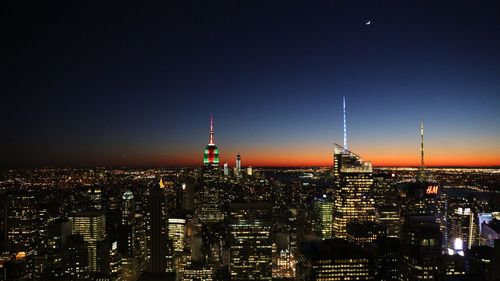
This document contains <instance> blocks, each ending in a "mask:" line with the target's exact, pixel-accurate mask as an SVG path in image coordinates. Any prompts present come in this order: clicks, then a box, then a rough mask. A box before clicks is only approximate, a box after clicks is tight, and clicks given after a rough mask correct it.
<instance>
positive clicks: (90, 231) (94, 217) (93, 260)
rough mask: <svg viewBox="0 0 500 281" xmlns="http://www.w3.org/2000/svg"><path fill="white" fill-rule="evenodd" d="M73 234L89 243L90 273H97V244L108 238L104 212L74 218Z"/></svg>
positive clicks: (88, 213) (81, 213) (84, 214)
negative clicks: (78, 235)
mask: <svg viewBox="0 0 500 281" xmlns="http://www.w3.org/2000/svg"><path fill="white" fill-rule="evenodd" d="M72 228H73V233H75V234H80V235H82V236H83V240H84V241H85V242H86V243H87V248H88V258H89V262H88V265H89V271H90V272H97V270H98V268H97V244H98V242H100V241H102V240H104V238H105V236H106V218H105V216H104V212H102V211H86V212H80V213H78V214H76V215H75V216H74V217H73V224H72Z"/></svg>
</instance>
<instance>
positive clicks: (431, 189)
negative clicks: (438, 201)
mask: <svg viewBox="0 0 500 281" xmlns="http://www.w3.org/2000/svg"><path fill="white" fill-rule="evenodd" d="M437 193H438V186H437V185H429V186H428V187H427V190H426V191H425V194H437Z"/></svg>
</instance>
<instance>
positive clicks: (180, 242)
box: [168, 218, 186, 253]
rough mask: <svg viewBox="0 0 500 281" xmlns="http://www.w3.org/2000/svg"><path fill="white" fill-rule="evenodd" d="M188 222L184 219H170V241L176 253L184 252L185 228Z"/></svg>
mask: <svg viewBox="0 0 500 281" xmlns="http://www.w3.org/2000/svg"><path fill="white" fill-rule="evenodd" d="M185 225H186V220H185V219H182V218H169V219H168V239H170V240H171V241H172V244H173V247H174V251H175V252H178V253H182V252H183V251H184V226H185Z"/></svg>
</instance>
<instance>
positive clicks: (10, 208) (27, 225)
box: [4, 192, 38, 277]
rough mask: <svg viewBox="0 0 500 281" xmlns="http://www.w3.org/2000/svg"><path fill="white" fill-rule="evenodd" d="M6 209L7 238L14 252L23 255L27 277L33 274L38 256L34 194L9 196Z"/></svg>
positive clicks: (13, 194) (21, 193)
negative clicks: (35, 257) (35, 258)
mask: <svg viewBox="0 0 500 281" xmlns="http://www.w3.org/2000/svg"><path fill="white" fill-rule="evenodd" d="M4 208H5V219H6V223H5V226H6V236H7V240H9V241H11V242H12V251H13V252H14V253H18V254H19V253H22V256H23V261H24V263H25V264H26V274H27V275H26V276H28V277H31V274H33V267H32V265H33V264H32V258H33V256H34V255H35V254H36V247H35V241H36V239H37V234H38V228H37V217H36V208H35V194H34V192H14V193H9V194H8V195H7V202H6V204H5V206H4Z"/></svg>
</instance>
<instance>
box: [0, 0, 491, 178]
mask: <svg viewBox="0 0 500 281" xmlns="http://www.w3.org/2000/svg"><path fill="white" fill-rule="evenodd" d="M104 2H106V3H104ZM153 2H156V1H153ZM0 21H1V25H0V32H1V33H0V34H2V44H0V61H1V62H0V92H1V105H2V106H1V113H0V114H1V115H0V116H1V117H2V122H1V123H0V129H1V132H2V134H1V138H0V147H1V148H0V150H1V155H2V156H1V157H0V166H1V167H4V168H10V167H37V166H110V165H111V166H181V165H201V164H202V163H203V150H204V147H205V145H206V144H207V142H208V136H209V116H210V114H211V113H212V114H213V118H214V129H215V143H216V144H217V146H218V147H219V153H220V158H221V162H229V164H230V166H234V158H235V156H236V154H237V153H238V152H239V153H240V154H241V157H242V165H243V166H247V165H253V166H309V165H317V166H328V165H331V164H332V161H333V160H332V159H333V155H332V153H333V143H339V144H341V143H342V142H343V129H342V128H343V125H342V97H343V96H345V97H346V103H347V127H348V128H347V130H348V143H349V148H350V149H351V150H352V151H353V152H355V153H356V154H358V155H360V156H361V157H363V159H365V160H369V161H371V162H372V163H373V164H374V165H378V166H383V165H398V166H401V165H418V163H419V161H420V159H419V155H420V154H419V145H420V144H419V142H420V135H419V134H420V131H419V126H420V120H421V119H422V120H423V121H424V124H425V155H426V165H429V166H462V165H463V166H491V165H500V2H499V1H494V0H491V1H489V0H486V1H158V3H145V2H144V1H134V2H132V1H130V2H129V1H110V2H108V1H33V2H32V3H30V4H27V3H26V2H22V1H21V2H20V1H4V2H3V3H2V4H0ZM368 22H369V24H368Z"/></svg>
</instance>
